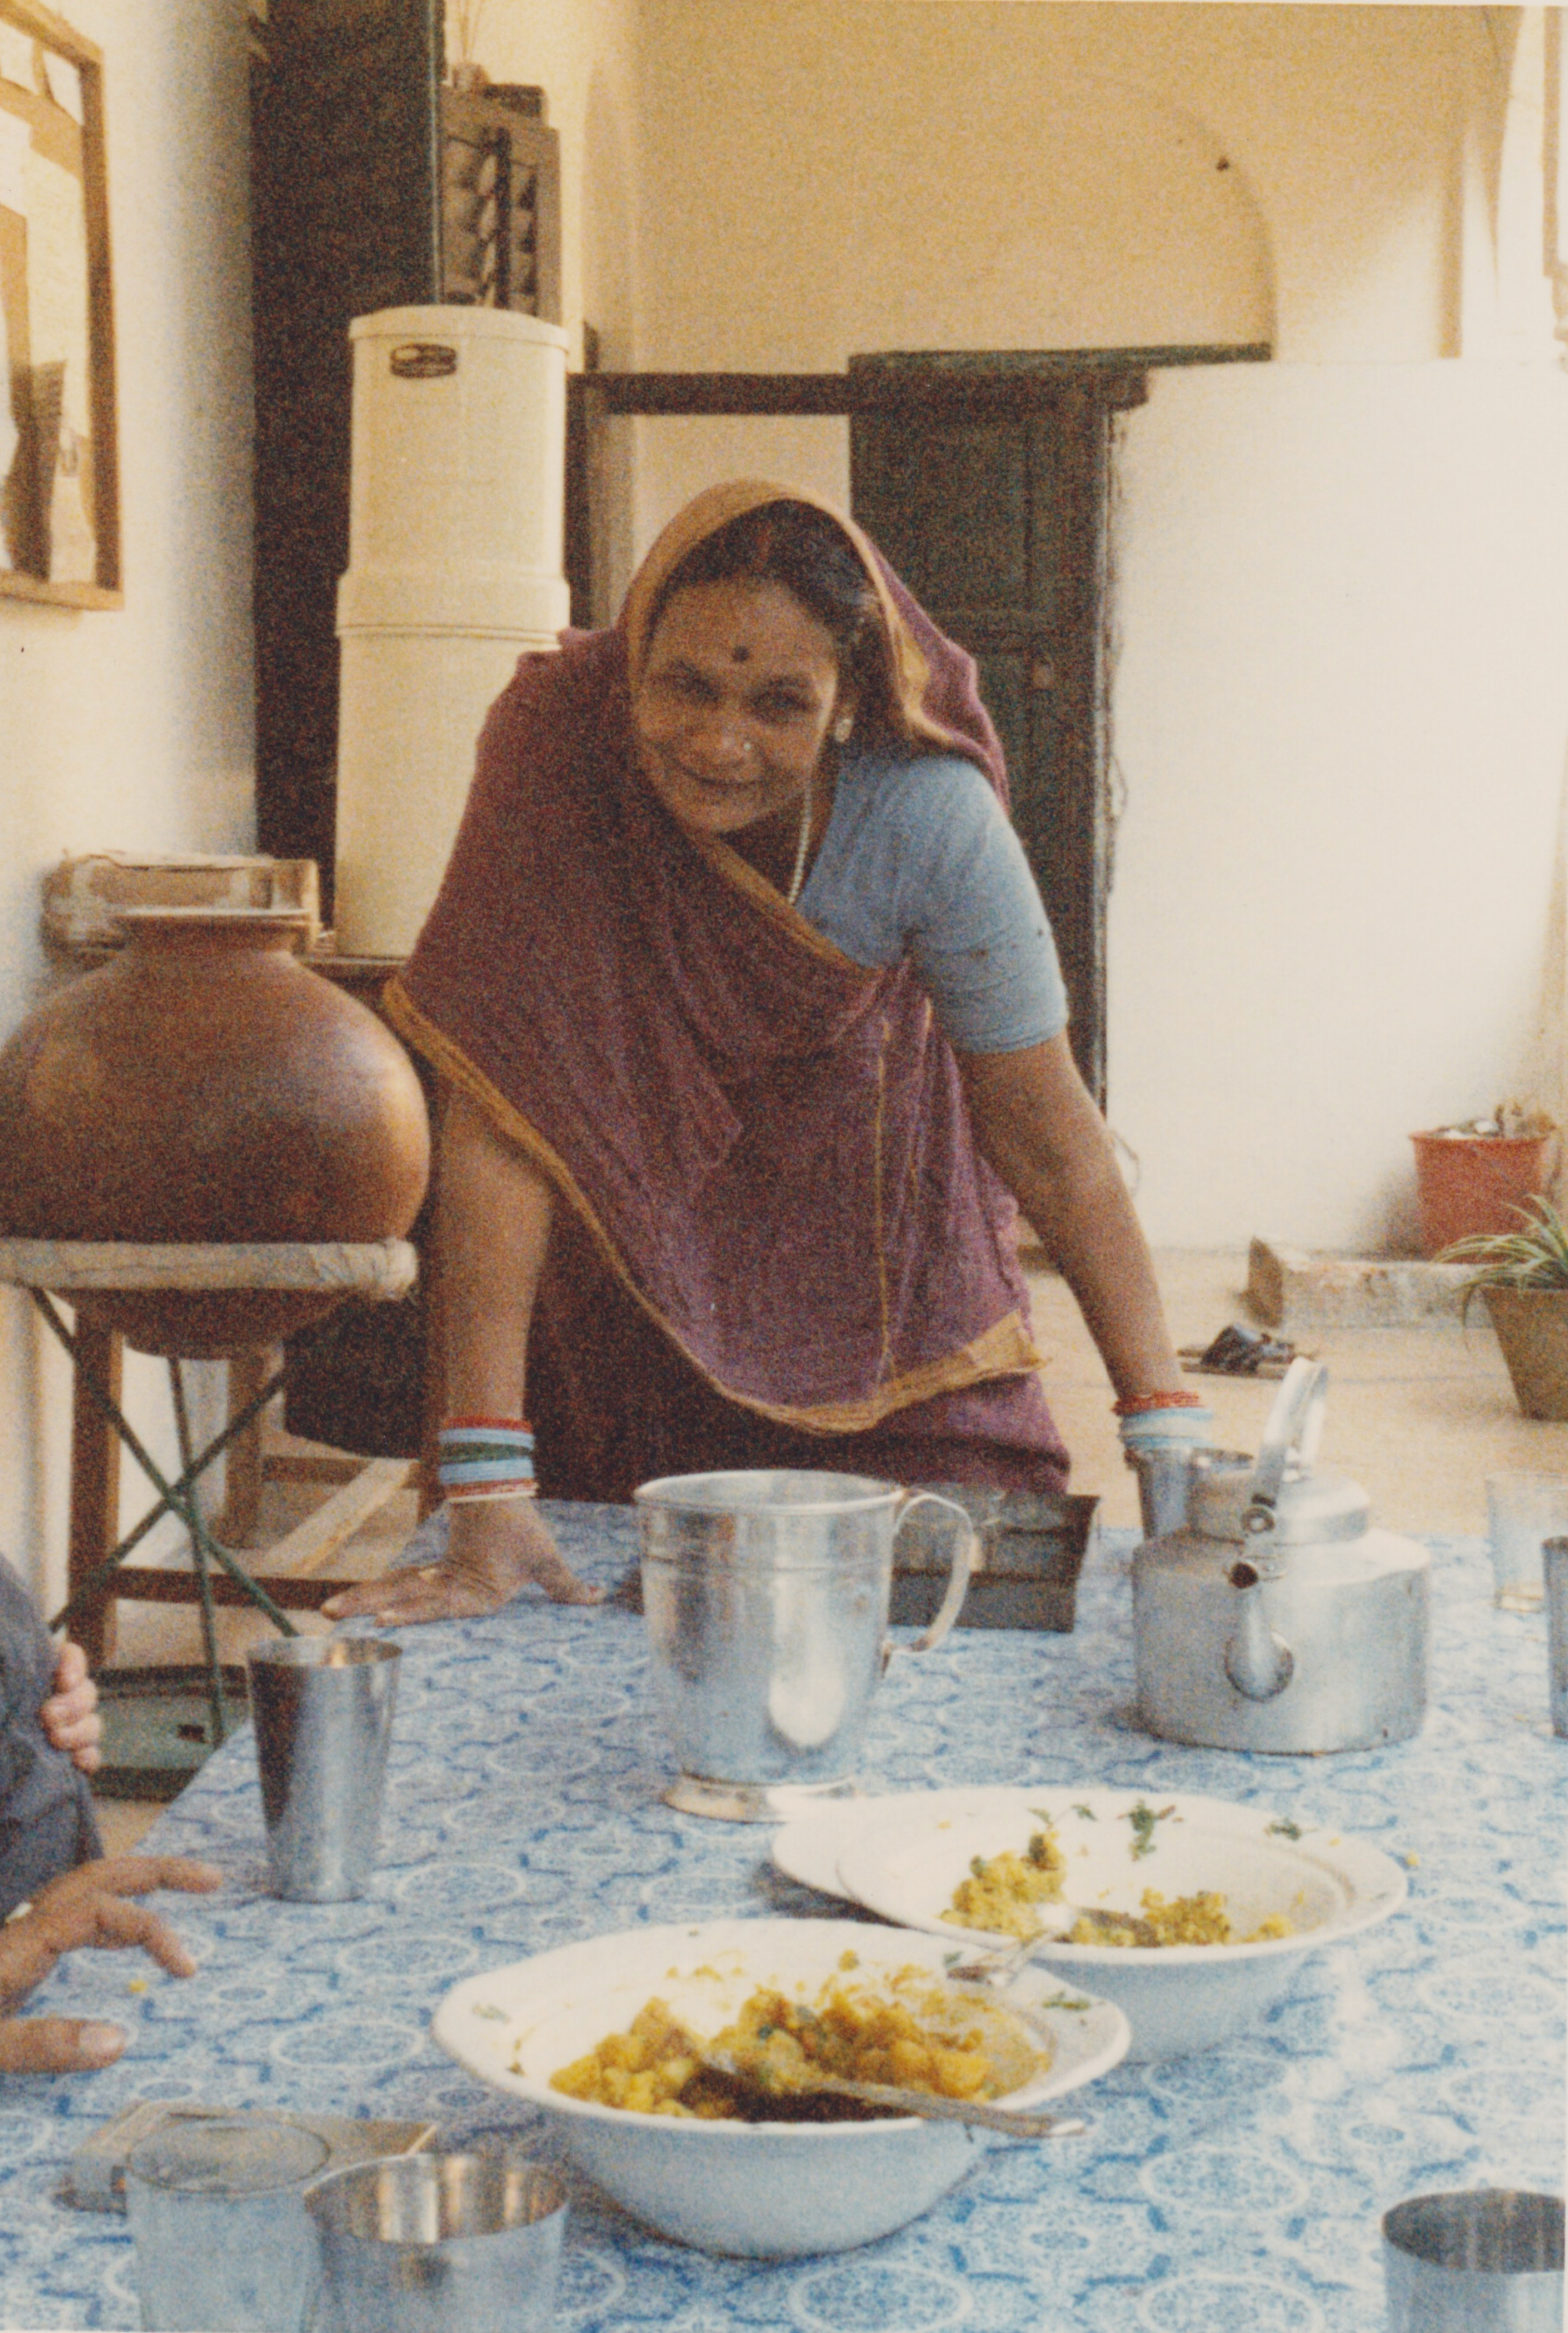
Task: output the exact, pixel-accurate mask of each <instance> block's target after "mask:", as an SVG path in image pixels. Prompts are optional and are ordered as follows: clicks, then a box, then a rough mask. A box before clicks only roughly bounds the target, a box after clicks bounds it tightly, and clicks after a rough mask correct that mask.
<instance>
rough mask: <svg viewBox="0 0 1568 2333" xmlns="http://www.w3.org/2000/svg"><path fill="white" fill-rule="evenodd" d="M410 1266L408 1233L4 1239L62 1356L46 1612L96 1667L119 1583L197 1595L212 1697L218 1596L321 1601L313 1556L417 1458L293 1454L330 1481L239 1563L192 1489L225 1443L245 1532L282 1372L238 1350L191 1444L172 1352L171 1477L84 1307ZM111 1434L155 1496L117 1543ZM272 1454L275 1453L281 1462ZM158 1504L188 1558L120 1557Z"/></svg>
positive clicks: (115, 1347)
mask: <svg viewBox="0 0 1568 2333" xmlns="http://www.w3.org/2000/svg"><path fill="white" fill-rule="evenodd" d="M416 1269H417V1266H416V1259H415V1252H414V1249H413V1248H412V1247H411V1246H410V1244H409V1243H408V1242H407V1241H406V1240H378V1241H373V1242H365V1243H362V1244H359V1243H349V1242H342V1241H329V1242H326V1243H323V1244H321V1245H283V1244H278V1245H267V1246H241V1245H236V1246H227V1245H222V1246H220V1245H212V1246H178V1245H174V1244H169V1245H156V1246H137V1245H135V1244H133V1243H130V1242H125V1241H83V1240H34V1239H0V1285H9V1286H12V1287H19V1288H26V1289H28V1290H29V1291H30V1293H31V1295H32V1298H33V1302H34V1304H35V1305H36V1306H37V1308H38V1310H39V1313H40V1314H41V1316H42V1317H43V1319H44V1321H45V1322H46V1323H47V1325H48V1327H49V1328H50V1330H51V1332H52V1334H53V1335H54V1336H55V1337H56V1338H57V1339H58V1340H59V1342H60V1343H61V1344H62V1345H63V1347H64V1348H65V1350H66V1352H67V1353H68V1354H69V1355H70V1358H71V1365H72V1372H73V1388H72V1411H71V1522H70V1547H69V1559H68V1572H67V1601H66V1603H65V1604H64V1605H63V1606H62V1608H61V1610H60V1611H59V1612H57V1613H55V1614H54V1615H53V1617H52V1619H51V1621H50V1626H51V1627H54V1628H58V1627H61V1626H64V1625H67V1624H69V1626H70V1628H71V1630H72V1633H73V1634H74V1635H75V1637H76V1638H77V1640H78V1642H79V1643H81V1645H82V1646H83V1648H84V1650H85V1651H86V1653H87V1657H88V1661H89V1663H90V1664H91V1665H94V1666H96V1665H97V1664H98V1663H99V1662H100V1661H101V1660H102V1659H103V1658H104V1657H105V1654H106V1653H107V1651H108V1650H109V1649H110V1640H111V1632H112V1628H113V1614H114V1604H115V1600H116V1598H118V1597H124V1598H126V1599H127V1600H128V1601H136V1602H155V1603H176V1604H199V1605H200V1606H201V1608H202V1617H203V1626H204V1638H205V1642H206V1646H207V1655H208V1665H209V1669H210V1670H211V1672H212V1680H211V1681H212V1686H213V1692H214V1696H215V1698H216V1696H217V1694H218V1691H219V1676H218V1668H217V1651H216V1640H215V1637H214V1635H213V1630H212V1608H213V1606H214V1604H227V1605H234V1604H241V1605H242V1604H251V1605H253V1606H255V1607H256V1608H257V1609H258V1610H260V1611H264V1612H266V1613H267V1614H268V1616H269V1618H271V1619H272V1620H273V1621H274V1622H275V1623H276V1625H277V1626H278V1627H279V1628H281V1629H282V1630H283V1631H284V1633H285V1634H289V1633H292V1628H293V1624H292V1622H291V1621H289V1620H288V1619H287V1618H286V1613H287V1611H288V1610H300V1609H308V1608H312V1607H315V1606H317V1605H320V1604H323V1603H325V1602H326V1600H327V1598H328V1597H329V1596H332V1595H335V1594H336V1593H337V1592H338V1591H339V1590H340V1589H341V1588H344V1587H347V1586H348V1585H349V1584H350V1583H349V1582H348V1581H346V1580H337V1579H326V1578H323V1577H322V1576H321V1568H322V1566H323V1565H324V1564H326V1563H328V1562H329V1561H330V1560H331V1558H332V1556H333V1555H334V1554H335V1553H336V1552H337V1550H338V1549H339V1548H340V1547H341V1546H342V1545H343V1543H344V1541H345V1540H346V1539H348V1538H349V1537H350V1536H351V1534H352V1533H353V1532H354V1531H355V1530H357V1529H358V1528H359V1527H360V1525H361V1524H363V1523H365V1522H366V1521H368V1520H369V1518H370V1516H371V1515H372V1514H374V1513H375V1512H376V1511H377V1509H378V1508H379V1507H381V1506H384V1505H385V1503H386V1501H387V1500H388V1499H389V1498H391V1497H392V1496H394V1494H395V1493H396V1492H397V1491H399V1490H401V1489H402V1488H403V1487H404V1485H405V1484H406V1483H408V1482H410V1481H412V1480H413V1479H414V1478H415V1475H416V1473H417V1462H416V1461H414V1460H412V1459H408V1460H405V1459H373V1460H370V1461H368V1462H362V1461H360V1460H358V1459H353V1458H344V1459H337V1458H332V1459H315V1458H307V1459H304V1460H302V1461H295V1462H293V1464H292V1465H289V1464H288V1462H285V1464H284V1467H283V1468H281V1469H279V1471H291V1472H292V1471H297V1470H298V1468H299V1467H300V1465H303V1466H304V1467H305V1468H307V1469H308V1470H310V1471H311V1472H312V1473H313V1474H317V1475H319V1473H320V1470H321V1469H322V1468H323V1467H325V1468H327V1469H328V1470H329V1476H330V1479H332V1480H334V1481H335V1482H337V1483H338V1485H339V1488H338V1489H337V1490H336V1492H335V1493H334V1496H333V1497H332V1498H330V1499H329V1500H328V1501H327V1502H326V1505H325V1506H324V1507H323V1508H321V1509H320V1510H319V1511H318V1512H317V1513H316V1514H315V1515H313V1516H311V1517H310V1518H309V1519H308V1521H307V1522H305V1523H303V1524H301V1525H300V1526H299V1528H298V1529H297V1530H296V1531H293V1532H291V1533H290V1534H289V1535H288V1537H287V1538H285V1539H283V1540H281V1541H279V1542H278V1543H277V1544H276V1545H275V1546H274V1547H272V1548H271V1549H270V1550H268V1551H266V1568H265V1569H264V1570H258V1572H252V1571H250V1570H248V1569H247V1568H246V1566H245V1565H244V1564H242V1563H241V1562H240V1561H239V1560H238V1558H237V1557H236V1556H235V1554H234V1553H233V1550H232V1548H231V1547H230V1546H228V1545H225V1544H223V1543H220V1542H219V1541H218V1540H217V1539H216V1538H215V1537H214V1536H213V1534H212V1531H211V1529H210V1528H209V1526H208V1525H207V1523H206V1521H205V1519H204V1518H203V1516H202V1514H201V1511H200V1508H199V1506H198V1504H197V1500H196V1496H195V1485H196V1482H197V1480H198V1479H199V1477H200V1476H201V1475H202V1474H203V1473H204V1472H205V1471H206V1469H207V1468H208V1467H209V1466H210V1465H211V1464H212V1463H213V1461H214V1460H215V1459H216V1458H217V1457H218V1455H219V1454H220V1452H223V1451H230V1452H232V1453H234V1454H235V1471H234V1476H233V1479H232V1481H231V1495H230V1501H229V1507H228V1510H227V1519H226V1537H233V1538H239V1537H243V1536H248V1533H249V1530H250V1529H253V1528H254V1524H255V1518H256V1509H257V1507H258V1505H259V1501H260V1491H261V1478H262V1462H261V1458H260V1445H259V1428H260V1420H261V1415H262V1412H263V1410H264V1409H265V1408H266V1405H267V1403H268V1402H269V1401H270V1400H271V1399H272V1397H273V1395H274V1394H275V1393H277V1392H278V1390H279V1389H280V1387H281V1386H282V1384H283V1382H284V1377H285V1371H284V1369H282V1368H278V1369H276V1370H272V1369H270V1368H269V1367H268V1366H267V1365H266V1357H265V1356H264V1355H260V1354H240V1355H236V1356H234V1357H233V1359H232V1361H231V1380H230V1402H229V1422H228V1424H227V1426H226V1427H225V1428H224V1431H223V1432H222V1433H221V1434H219V1435H218V1436H217V1437H216V1438H215V1439H214V1440H213V1441H212V1442H210V1443H209V1444H208V1445H207V1447H206V1449H204V1450H202V1451H200V1452H197V1451H194V1450H193V1449H192V1447H191V1442H190V1430H189V1422H188V1418H187V1415H186V1407H185V1394H184V1385H183V1380H182V1378H181V1375H180V1361H179V1359H178V1358H171V1359H170V1361H169V1364H168V1366H169V1376H170V1386H171V1391H172V1393H173V1398H174V1409H175V1419H176V1423H177V1426H178V1429H179V1435H180V1463H181V1472H180V1474H179V1476H178V1478H177V1479H176V1480H175V1481H174V1482H172V1483H171V1482H169V1481H168V1480H167V1479H166V1478H165V1476H164V1475H163V1473H162V1471H161V1469H160V1468H159V1467H158V1465H157V1464H156V1462H155V1461H154V1460H153V1458H152V1457H151V1456H150V1454H149V1453H148V1451H147V1450H146V1448H145V1447H144V1445H143V1444H142V1442H141V1440H140V1438H139V1437H138V1436H137V1434H136V1432H135V1429H134V1428H133V1427H132V1426H131V1425H130V1423H129V1421H128V1420H127V1419H126V1417H125V1415H124V1412H123V1410H122V1409H121V1407H120V1386H121V1360H122V1341H121V1337H120V1335H119V1332H118V1331H117V1330H116V1329H114V1328H112V1327H110V1326H108V1325H106V1323H105V1322H104V1321H103V1320H101V1319H95V1318H94V1317H93V1308H92V1304H91V1299H92V1298H93V1297H94V1296H95V1295H97V1296H111V1295H120V1294H130V1293H135V1294H145V1295H169V1294H182V1295H191V1294H203V1295H232V1294H234V1293H236V1292H239V1291H247V1292H249V1291H258V1290H268V1291H278V1290H283V1291H291V1292H298V1293H300V1294H315V1295H326V1296H329V1297H330V1298H332V1299H333V1300H334V1301H336V1300H339V1299H342V1298H345V1297H349V1296H356V1297H361V1298H368V1299H370V1300H372V1301H382V1302H386V1301H390V1300H392V1299H394V1298H396V1297H399V1296H403V1295H406V1294H407V1292H408V1290H409V1289H410V1288H412V1286H413V1285H414V1279H415V1274H416ZM57 1296H59V1297H64V1298H66V1299H67V1301H69V1302H70V1303H72V1304H73V1306H75V1307H76V1309H77V1319H76V1323H75V1327H74V1330H73V1329H70V1328H67V1326H66V1324H65V1322H64V1321H63V1320H62V1318H61V1316H60V1313H59V1311H58V1309H57V1307H56V1305H55V1302H54V1298H55V1297H57ZM84 1300H85V1301H84ZM307 1333H308V1332H307ZM122 1447H123V1448H125V1449H127V1450H129V1451H130V1453H131V1455H132V1457H133V1458H134V1459H135V1460H136V1463H137V1465H138V1466H139V1467H140V1468H141V1471H142V1472H143V1474H145V1475H146V1477H147V1479H148V1481H149V1482H150V1483H151V1484H152V1486H153V1489H154V1490H155V1491H156V1492H157V1494H158V1496H157V1503H156V1504H155V1505H154V1507H153V1508H152V1509H151V1511H150V1512H149V1513H148V1514H147V1515H145V1516H143V1518H142V1520H141V1522H140V1523H138V1524H137V1526H136V1527H135V1529H134V1530H133V1531H132V1532H130V1533H129V1534H128V1535H127V1536H126V1538H125V1539H123V1540H119V1541H118V1542H117V1538H116V1535H117V1531H118V1519H119V1483H120V1452H121V1449H122ZM272 1463H273V1466H274V1467H276V1465H277V1462H276V1461H274V1462H272ZM168 1513H173V1514H175V1515H178V1516H179V1518H180V1520H181V1521H182V1522H183V1523H184V1525H185V1527H186V1529H187V1531H188V1532H189V1535H190V1540H191V1549H192V1555H193V1559H194V1568H193V1569H192V1570H191V1571H188V1572H187V1571H164V1570H161V1569H156V1568H153V1567H146V1566H130V1565H127V1563H126V1560H125V1559H126V1557H127V1556H128V1555H130V1554H131V1552H132V1551H133V1549H134V1548H135V1546H136V1545H137V1543H138V1542H139V1541H140V1540H141V1539H142V1538H144V1537H145V1536H146V1534H147V1532H148V1531H149V1530H150V1529H151V1528H152V1526H153V1524H154V1523H155V1522H157V1521H158V1520H159V1519H160V1518H161V1517H162V1516H163V1515H165V1514H168ZM220 1738H221V1725H220Z"/></svg>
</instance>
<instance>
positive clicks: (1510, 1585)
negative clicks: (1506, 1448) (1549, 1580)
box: [1486, 1467, 1568, 1612]
mask: <svg viewBox="0 0 1568 2333" xmlns="http://www.w3.org/2000/svg"><path fill="white" fill-rule="evenodd" d="M1486 1529H1487V1551H1488V1553H1489V1554H1490V1556H1491V1558H1492V1577H1493V1583H1494V1590H1493V1601H1494V1602H1495V1603H1497V1604H1499V1605H1501V1607H1502V1609H1503V1610H1504V1611H1505V1612H1538V1611H1539V1610H1540V1608H1541V1597H1542V1592H1543V1591H1542V1579H1541V1545H1542V1542H1543V1541H1544V1540H1546V1539H1549V1538H1551V1537H1552V1536H1553V1535H1554V1534H1555V1533H1558V1532H1568V1474H1543V1473H1540V1472H1538V1471H1532V1470H1531V1469H1530V1468H1527V1467H1516V1468H1513V1469H1511V1470H1510V1471H1509V1472H1507V1473H1506V1474H1490V1475H1488V1476H1487V1478H1486Z"/></svg>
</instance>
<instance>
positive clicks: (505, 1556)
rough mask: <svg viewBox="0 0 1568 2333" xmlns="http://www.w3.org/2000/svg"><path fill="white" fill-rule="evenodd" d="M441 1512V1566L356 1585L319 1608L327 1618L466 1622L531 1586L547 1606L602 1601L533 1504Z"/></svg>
mask: <svg viewBox="0 0 1568 2333" xmlns="http://www.w3.org/2000/svg"><path fill="white" fill-rule="evenodd" d="M447 1513H448V1517H449V1524H448V1533H447V1549H446V1554H445V1555H444V1556H443V1558H442V1560H441V1561H440V1562H439V1563H432V1564H425V1565H422V1566H420V1568H419V1569H418V1570H410V1571H394V1572H386V1573H384V1574H383V1575H382V1577H381V1578H380V1579H378V1580H361V1581H359V1582H358V1583H357V1584H356V1585H355V1586H354V1587H352V1588H345V1589H344V1591H343V1593H342V1594H341V1595H339V1596H334V1597H333V1598H332V1600H331V1602H330V1603H327V1604H323V1606H322V1607H321V1609H322V1611H323V1612H324V1613H325V1614H326V1616H327V1618H328V1619H329V1620H346V1619H348V1618H350V1617H351V1616H352V1615H354V1614H356V1613H368V1614H369V1615H370V1617H371V1618H372V1619H373V1620H378V1621H380V1622H381V1623H382V1624H383V1626H385V1627H387V1628H406V1627H411V1626H413V1625H414V1624H415V1623H416V1622H418V1621H421V1620H472V1619H474V1618H476V1617H478V1616H479V1615H481V1614H483V1613H486V1612H498V1611H499V1610H500V1608H501V1606H502V1605H503V1604H509V1603H510V1602H511V1600H512V1598H513V1597H514V1596H515V1595H516V1594H517V1593H518V1590H519V1589H520V1588H524V1587H527V1586H529V1585H530V1584H531V1585H532V1586H534V1587H537V1588H542V1589H543V1590H544V1592H545V1594H546V1595H547V1596H548V1597H549V1599H550V1601H551V1603H552V1604H598V1603H602V1602H603V1591H602V1589H599V1588H590V1587H589V1586H588V1584H587V1583H586V1581H584V1580H580V1579H579V1578H578V1577H577V1574H576V1573H575V1572H574V1571H573V1570H572V1569H571V1567H570V1565H569V1564H567V1563H566V1562H565V1561H564V1560H563V1558H562V1556H561V1554H560V1551H559V1549H558V1548H557V1547H556V1544H555V1541H554V1540H553V1539H552V1538H551V1537H550V1533H549V1529H548V1527H547V1525H546V1524H545V1522H544V1519H543V1517H542V1516H541V1515H540V1513H539V1510H538V1508H537V1507H536V1506H535V1505H534V1502H533V1501H532V1499H480V1500H476V1501H475V1502H474V1504H473V1505H471V1506H454V1507H449V1508H448V1510H447Z"/></svg>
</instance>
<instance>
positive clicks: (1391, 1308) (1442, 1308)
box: [1247, 1239, 1468, 1336]
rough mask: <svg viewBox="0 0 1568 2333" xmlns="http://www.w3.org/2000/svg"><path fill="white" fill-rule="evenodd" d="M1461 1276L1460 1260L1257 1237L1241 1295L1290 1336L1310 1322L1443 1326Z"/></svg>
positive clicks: (1458, 1294)
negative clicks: (1350, 1252)
mask: <svg viewBox="0 0 1568 2333" xmlns="http://www.w3.org/2000/svg"><path fill="white" fill-rule="evenodd" d="M1467 1277H1468V1274H1467V1272H1466V1269H1465V1266H1464V1265H1463V1264H1429V1263H1425V1262H1423V1261H1422V1260H1421V1259H1420V1258H1419V1257H1417V1256H1340V1255H1324V1254H1319V1253H1314V1252H1313V1251H1312V1250H1310V1249H1307V1248H1297V1247H1286V1246H1285V1245H1284V1243H1283V1242H1282V1241H1277V1240H1266V1239H1255V1240H1254V1241H1253V1242H1252V1246H1251V1250H1250V1252H1249V1255H1248V1263H1247V1303H1248V1305H1249V1306H1250V1308H1251V1310H1252V1311H1253V1312H1254V1313H1255V1314H1256V1315H1257V1317H1258V1319H1259V1320H1260V1321H1262V1322H1264V1323H1265V1324H1266V1326H1268V1327H1269V1328H1272V1329H1280V1330H1283V1331H1284V1332H1285V1333H1286V1334H1287V1335H1289V1336H1294V1335H1295V1334H1296V1333H1297V1332H1298V1331H1299V1330H1315V1329H1376V1328H1423V1327H1425V1328H1437V1327H1447V1326H1450V1325H1452V1324H1453V1323H1455V1322H1457V1321H1458V1319H1459V1316H1460V1305H1461V1302H1462V1299H1463V1292H1464V1285H1465V1281H1466V1278H1467Z"/></svg>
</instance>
